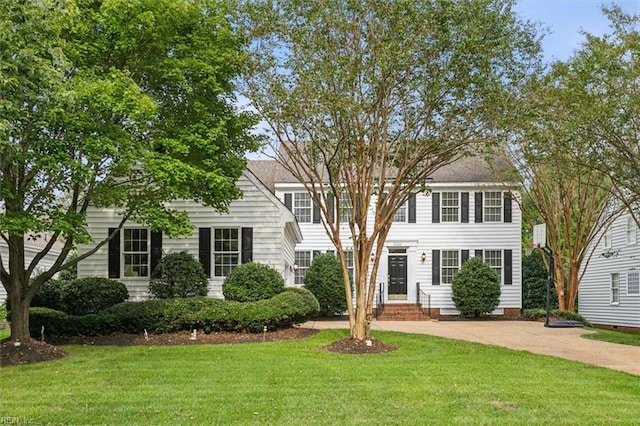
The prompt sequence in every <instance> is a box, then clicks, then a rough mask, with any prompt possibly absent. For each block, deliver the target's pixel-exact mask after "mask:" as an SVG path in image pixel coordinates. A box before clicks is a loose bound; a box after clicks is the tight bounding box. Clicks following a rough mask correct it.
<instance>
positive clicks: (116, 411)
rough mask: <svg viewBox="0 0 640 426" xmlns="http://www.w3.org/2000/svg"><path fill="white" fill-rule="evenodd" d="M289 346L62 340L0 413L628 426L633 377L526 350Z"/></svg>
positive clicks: (409, 344) (429, 344)
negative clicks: (364, 351) (56, 354)
mask: <svg viewBox="0 0 640 426" xmlns="http://www.w3.org/2000/svg"><path fill="white" fill-rule="evenodd" d="M345 334H346V331H344V330H325V331H321V332H320V333H319V334H317V335H316V336H314V337H312V338H309V339H303V340H297V341H288V342H273V343H249V344H238V345H196V346H131V347H108V346H102V347H99V346H65V347H64V349H65V350H67V351H68V352H70V354H71V355H70V356H69V357H67V358H65V359H61V360H57V361H52V362H47V363H39V364H32V365H26V366H17V367H6V368H2V380H0V395H1V396H2V404H1V405H0V418H19V419H21V421H23V420H24V421H26V420H28V421H32V422H33V423H34V424H46V423H52V424H194V423H195V424H265V423H266V424H295V425H300V424H323V425H326V424H469V423H472V424H479V423H482V424H611V423H619V424H629V423H633V422H636V421H637V420H638V415H639V413H640V411H639V410H640V409H639V408H638V401H639V400H640V377H638V376H633V375H630V374H625V373H620V372H615V371H611V370H607V369H604V368H599V367H593V366H589V365H585V364H580V363H577V362H572V361H566V360H562V359H557V358H551V357H545V356H541V355H534V354H530V353H527V352H521V351H513V350H509V349H503V348H497V347H492V346H485V345H481V344H476V343H468V342H462V341H453V340H447V339H442V338H437V337H431V336H424V335H412V334H401V333H391V332H386V333H382V332H378V333H376V334H375V337H376V338H379V339H381V340H382V341H384V342H385V343H388V344H393V345H396V346H398V347H399V350H397V351H395V352H390V353H385V354H378V355H344V354H337V353H331V352H326V351H324V350H322V349H321V348H320V347H321V346H323V345H327V344H329V343H331V342H333V341H335V340H337V339H338V338H340V337H342V336H344V335H345Z"/></svg>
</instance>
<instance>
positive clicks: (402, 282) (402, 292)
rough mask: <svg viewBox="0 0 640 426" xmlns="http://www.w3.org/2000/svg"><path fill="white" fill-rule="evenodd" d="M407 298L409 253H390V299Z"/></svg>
mask: <svg viewBox="0 0 640 426" xmlns="http://www.w3.org/2000/svg"><path fill="white" fill-rule="evenodd" d="M406 298H407V255H406V254H403V255H397V254H390V255H389V299H392V300H393V299H395V300H402V299H406Z"/></svg>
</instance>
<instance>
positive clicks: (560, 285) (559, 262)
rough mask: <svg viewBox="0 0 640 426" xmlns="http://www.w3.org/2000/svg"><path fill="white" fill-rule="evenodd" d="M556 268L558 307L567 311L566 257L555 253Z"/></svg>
mask: <svg viewBox="0 0 640 426" xmlns="http://www.w3.org/2000/svg"><path fill="white" fill-rule="evenodd" d="M553 261H554V268H555V284H556V292H557V293H558V309H560V310H562V311H565V310H567V307H566V303H567V300H566V297H565V292H564V258H563V257H562V256H555V255H554V259H553Z"/></svg>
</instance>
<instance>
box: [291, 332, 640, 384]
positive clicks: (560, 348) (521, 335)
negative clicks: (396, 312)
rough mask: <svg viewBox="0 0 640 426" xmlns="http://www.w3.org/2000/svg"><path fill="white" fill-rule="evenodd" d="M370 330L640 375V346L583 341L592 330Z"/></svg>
mask: <svg viewBox="0 0 640 426" xmlns="http://www.w3.org/2000/svg"><path fill="white" fill-rule="evenodd" d="M303 327H307V328H314V329H329V328H349V323H348V322H347V321H309V322H307V323H305V324H303ZM371 329H372V330H373V331H375V330H384V331H399V332H403V333H416V334H429V335H432V336H440V337H446V338H450V339H458V340H467V341H470V342H478V343H484V344H487V345H495V346H502V347H505V348H510V349H518V350H523V351H528V352H532V353H536V354H542V355H551V356H556V357H559V358H565V359H569V360H573V361H580V362H584V363H587V364H593V365H598V366H600V367H605V368H610V369H612V370H618V371H624V372H627V373H631V374H635V375H638V376H640V346H629V345H620V344H616V343H608V342H600V341H598V340H590V339H584V338H582V337H580V336H581V335H583V334H588V333H593V331H588V330H584V329H582V328H547V327H545V326H544V325H543V324H542V323H541V322H534V321H374V322H373V324H372V327H371Z"/></svg>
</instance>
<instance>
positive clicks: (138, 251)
mask: <svg viewBox="0 0 640 426" xmlns="http://www.w3.org/2000/svg"><path fill="white" fill-rule="evenodd" d="M123 231H124V232H123V234H124V235H123V247H122V248H123V250H122V253H123V256H124V276H125V277H148V276H149V231H148V230H147V229H144V228H125V229H123Z"/></svg>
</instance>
